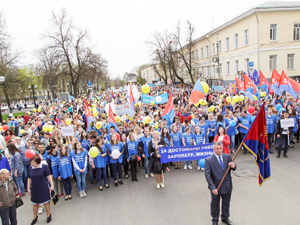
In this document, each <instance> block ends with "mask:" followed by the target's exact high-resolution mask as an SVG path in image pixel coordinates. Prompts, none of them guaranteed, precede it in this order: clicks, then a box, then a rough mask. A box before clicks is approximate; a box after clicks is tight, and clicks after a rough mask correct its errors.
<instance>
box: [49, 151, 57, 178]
mask: <svg viewBox="0 0 300 225" xmlns="http://www.w3.org/2000/svg"><path fill="white" fill-rule="evenodd" d="M57 157H59V156H58V154H57V155H56V156H54V155H52V154H50V155H48V156H47V158H48V159H50V161H51V169H52V174H53V177H54V178H55V179H56V178H58V165H57V161H56V160H57Z"/></svg>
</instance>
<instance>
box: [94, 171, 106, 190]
mask: <svg viewBox="0 0 300 225" xmlns="http://www.w3.org/2000/svg"><path fill="white" fill-rule="evenodd" d="M95 169H96V175H97V180H98V181H99V184H100V186H102V179H101V176H102V175H103V179H104V184H107V176H106V168H95Z"/></svg>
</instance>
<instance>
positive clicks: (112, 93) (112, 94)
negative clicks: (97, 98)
mask: <svg viewBox="0 0 300 225" xmlns="http://www.w3.org/2000/svg"><path fill="white" fill-rule="evenodd" d="M111 96H112V97H113V98H114V97H115V96H114V92H113V90H111Z"/></svg>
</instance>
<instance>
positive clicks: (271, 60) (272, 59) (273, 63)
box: [270, 55, 277, 71]
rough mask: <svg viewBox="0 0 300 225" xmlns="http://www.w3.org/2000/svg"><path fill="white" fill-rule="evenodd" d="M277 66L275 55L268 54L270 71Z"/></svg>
mask: <svg viewBox="0 0 300 225" xmlns="http://www.w3.org/2000/svg"><path fill="white" fill-rule="evenodd" d="M276 68H277V55H270V71H272V70H273V69H276Z"/></svg>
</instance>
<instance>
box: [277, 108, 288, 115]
mask: <svg viewBox="0 0 300 225" xmlns="http://www.w3.org/2000/svg"><path fill="white" fill-rule="evenodd" d="M285 111H286V109H285V108H280V109H279V110H278V112H279V114H280V115H281V113H282V112H285Z"/></svg>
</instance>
